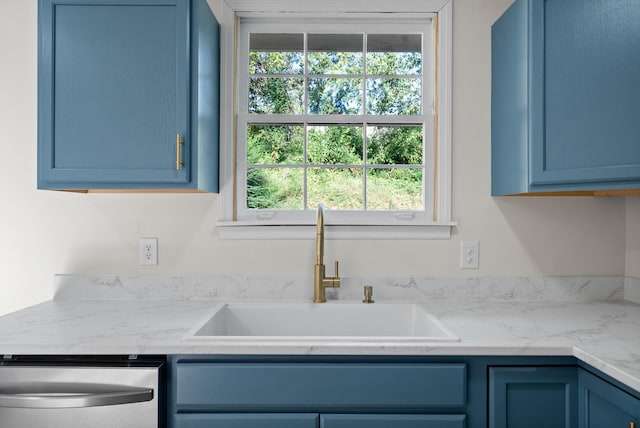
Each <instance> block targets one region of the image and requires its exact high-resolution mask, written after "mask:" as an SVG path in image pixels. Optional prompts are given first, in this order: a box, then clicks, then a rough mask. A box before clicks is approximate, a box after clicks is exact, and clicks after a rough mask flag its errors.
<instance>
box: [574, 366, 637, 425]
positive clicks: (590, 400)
mask: <svg viewBox="0 0 640 428" xmlns="http://www.w3.org/2000/svg"><path fill="white" fill-rule="evenodd" d="M579 387H580V391H579V395H578V396H579V404H578V408H579V412H580V413H579V414H580V428H630V427H632V426H634V425H632V423H633V424H635V426H640V399H638V398H636V397H633V396H632V395H630V394H627V393H626V392H624V391H622V390H621V389H618V388H617V387H615V386H614V385H611V384H610V383H608V382H606V381H604V380H602V379H600V378H599V377H596V376H594V375H592V374H591V373H589V372H587V371H585V370H580V374H579Z"/></svg>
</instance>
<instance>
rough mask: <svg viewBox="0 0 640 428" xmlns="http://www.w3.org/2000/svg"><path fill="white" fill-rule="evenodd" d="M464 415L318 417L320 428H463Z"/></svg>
mask: <svg viewBox="0 0 640 428" xmlns="http://www.w3.org/2000/svg"><path fill="white" fill-rule="evenodd" d="M465 419H466V418H465V416H464V415H320V428H464V427H465Z"/></svg>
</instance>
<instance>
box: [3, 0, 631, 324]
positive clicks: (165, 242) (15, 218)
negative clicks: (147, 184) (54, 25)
mask: <svg viewBox="0 0 640 428" xmlns="http://www.w3.org/2000/svg"><path fill="white" fill-rule="evenodd" d="M217 1H220V0H212V3H216V2H217ZM510 2H511V0H454V116H453V120H454V130H453V144H454V150H453V192H454V197H453V213H454V218H455V219H456V220H457V221H458V223H459V226H458V227H457V228H455V229H454V233H453V237H452V239H451V240H448V241H367V242H363V241H329V242H327V248H326V252H327V259H328V260H332V259H334V258H337V259H339V260H340V261H341V263H342V265H341V269H342V275H344V276H350V275H393V274H402V275H408V274H413V275H439V276H458V275H623V274H625V215H626V218H627V220H626V228H627V229H628V230H629V231H630V232H633V234H634V235H635V241H634V240H627V254H628V257H627V260H626V262H627V273H628V274H635V275H638V274H640V267H638V263H637V262H633V260H636V261H637V260H638V248H639V243H640V230H639V225H638V221H637V218H638V213H639V212H640V203H638V199H637V198H636V199H631V198H630V199H629V203H628V204H627V206H626V207H625V199H624V198H602V199H594V198H574V199H571V198H491V197H490V196H489V195H490V168H491V159H490V139H491V135H490V25H491V24H492V23H493V22H494V21H495V20H496V19H497V17H498V16H500V14H501V13H502V12H503V11H504V10H505V9H506V8H507V6H508V5H509V4H510ZM36 9H37V8H36V0H2V1H1V2H0V58H2V60H1V61H0V64H1V66H0V131H1V134H2V138H1V139H0V153H1V156H0V174H1V177H2V180H0V194H1V195H2V197H3V200H2V204H1V207H2V208H1V209H0V313H5V312H8V311H11V310H15V309H18V308H21V307H24V306H26V305H29V304H33V303H35V302H38V301H42V300H46V299H49V298H50V297H51V293H52V285H51V284H52V277H53V275H54V274H56V273H120V272H122V273H175V274H185V273H192V274H201V273H249V274H287V275H297V276H300V275H309V276H311V268H312V264H313V242H312V241H282V242H274V241H256V242H251V241H219V240H218V238H217V232H216V229H215V223H216V220H217V216H218V210H219V207H218V197H217V195H175V194H168V195H157V194H149V195H127V194H123V195H113V194H108V195H106V194H102V195H100V194H98V195H81V194H70V193H56V192H47V191H37V190H36V87H37V86H36V49H37V39H36V17H37V11H36ZM154 236H155V237H158V238H159V259H160V265H159V266H157V267H140V266H138V264H137V246H138V243H137V239H138V237H154ZM460 240H479V241H480V266H481V269H480V270H478V271H461V270H460V269H459V268H458V262H459V243H460ZM634 242H635V244H634ZM631 259H633V260H631ZM634 264H635V266H636V267H635V269H634V268H632V265H634Z"/></svg>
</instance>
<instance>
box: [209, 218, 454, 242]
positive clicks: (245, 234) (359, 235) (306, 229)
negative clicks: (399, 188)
mask: <svg viewBox="0 0 640 428" xmlns="http://www.w3.org/2000/svg"><path fill="white" fill-rule="evenodd" d="M456 225H457V223H455V222H448V223H433V224H428V225H420V226H417V225H403V226H372V225H368V226H354V225H340V226H338V225H333V226H332V225H325V238H326V239H345V240H346V239H352V240H360V239H362V240H365V239H394V240H402V239H450V238H451V228H453V227H454V226H456ZM216 226H217V229H218V233H219V236H220V239H237V240H241V239H246V240H254V239H315V238H316V225H315V224H287V225H274V224H264V223H262V224H261V223H259V222H233V221H230V222H224V221H223V222H218V223H217V225H216Z"/></svg>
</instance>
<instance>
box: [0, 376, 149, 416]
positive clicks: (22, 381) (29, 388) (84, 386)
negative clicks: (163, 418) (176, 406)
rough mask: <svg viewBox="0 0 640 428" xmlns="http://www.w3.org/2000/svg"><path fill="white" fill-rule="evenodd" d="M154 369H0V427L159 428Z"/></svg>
mask: <svg viewBox="0 0 640 428" xmlns="http://www.w3.org/2000/svg"><path fill="white" fill-rule="evenodd" d="M159 386H160V385H159V368H158V367H63V366H15V365H6V366H0V426H2V427H16V428H17V427H20V428H62V427H64V428H80V427H82V428H88V427H91V428H158V426H159V414H158V400H159V398H158V391H159V389H158V388H159Z"/></svg>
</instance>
